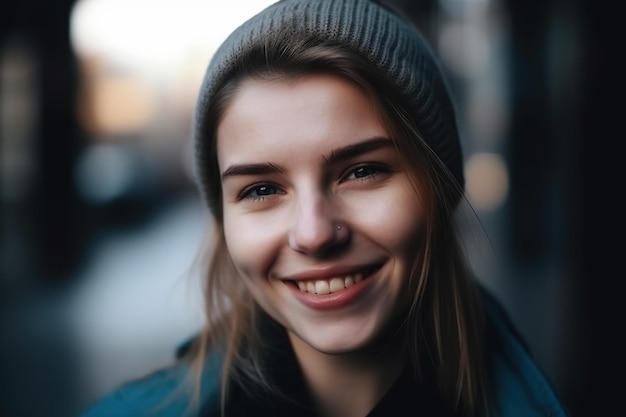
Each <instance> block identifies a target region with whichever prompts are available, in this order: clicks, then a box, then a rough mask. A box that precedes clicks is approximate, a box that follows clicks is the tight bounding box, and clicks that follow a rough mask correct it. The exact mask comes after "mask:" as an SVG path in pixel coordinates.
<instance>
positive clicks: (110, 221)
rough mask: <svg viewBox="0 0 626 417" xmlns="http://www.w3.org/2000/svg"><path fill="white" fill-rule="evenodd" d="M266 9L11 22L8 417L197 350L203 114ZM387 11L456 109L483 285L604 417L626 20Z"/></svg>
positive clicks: (473, 1)
mask: <svg viewBox="0 0 626 417" xmlns="http://www.w3.org/2000/svg"><path fill="white" fill-rule="evenodd" d="M270 3H271V2H270V1H261V0H254V1H252V0H249V1H244V0H205V1H200V0H123V1H122V0H76V1H73V0H56V1H54V2H51V1H44V0H22V1H19V2H18V1H3V2H2V3H0V31H1V32H0V33H1V36H0V201H1V207H2V209H1V210H2V211H1V217H0V221H1V229H0V237H1V240H0V267H1V270H0V415H2V416H7V417H31V416H41V415H46V416H47V417H65V416H73V415H77V414H78V412H79V411H81V410H83V409H84V408H85V407H86V406H87V405H89V404H90V403H91V402H92V401H94V400H95V399H96V398H98V397H100V396H101V395H103V394H104V393H105V392H107V391H109V390H110V389H112V388H114V387H115V386H117V385H118V384H119V383H121V382H123V381H125V380H127V379H129V378H132V377H135V376H138V375H141V374H143V373H145V372H148V371H150V370H152V369H154V368H156V367H158V366H161V365H164V364H167V363H168V362H169V361H171V360H172V358H173V354H174V350H175V349H176V347H177V346H178V344H180V343H182V342H183V341H184V340H185V339H186V338H187V337H189V336H191V335H193V334H194V332H196V331H197V330H198V328H199V326H200V325H201V320H202V313H201V307H202V306H201V302H200V298H199V294H198V292H199V291H198V285H199V279H198V276H197V275H196V272H195V271H194V269H193V262H194V259H195V256H196V251H197V248H198V246H199V245H200V243H201V242H202V240H203V237H204V234H205V232H206V231H207V224H206V214H207V212H206V211H205V208H204V207H203V205H202V203H201V201H200V200H199V197H198V195H197V192H196V188H195V186H194V183H193V174H192V170H193V167H192V154H191V149H192V148H191V141H190V139H191V138H190V123H191V112H192V109H193V106H194V101H195V98H196V92H197V88H198V86H199V84H200V81H201V77H202V74H203V72H204V69H205V67H206V65H207V63H208V61H209V59H210V56H211V54H212V53H213V51H214V50H215V48H216V47H217V45H219V43H220V42H221V41H222V40H223V39H224V38H225V36H226V35H227V34H228V33H229V32H230V31H231V30H232V29H234V28H235V27H236V25H237V24H239V23H240V22H242V21H243V20H244V19H246V18H247V17H249V16H251V15H252V14H253V13H255V12H257V11H259V10H261V9H262V8H263V7H264V6H266V5H268V4H270ZM387 3H389V4H390V5H392V6H393V7H395V8H397V9H399V10H401V11H402V12H403V13H404V14H406V15H407V16H408V17H409V18H411V19H412V20H414V21H415V22H416V23H417V24H418V25H419V26H420V28H421V30H422V32H423V34H424V35H425V37H427V38H428V39H429V40H430V41H431V43H432V45H433V47H434V50H435V52H436V53H437V54H438V55H439V56H440V58H441V60H442V63H443V64H444V68H445V70H446V72H447V73H448V75H449V79H450V81H451V87H452V89H453V93H454V95H455V97H456V98H457V104H458V109H459V122H460V127H461V130H462V137H463V141H464V143H463V147H464V152H465V159H466V177H467V191H468V196H469V199H470V201H471V202H472V204H473V206H474V208H475V210H476V213H477V215H478V217H479V219H480V222H481V223H482V227H483V228H484V232H486V234H487V235H488V236H489V239H490V244H491V245H492V246H493V247H492V248H491V249H489V251H491V253H490V255H488V257H490V258H491V261H490V262H487V263H485V265H488V266H486V267H482V266H481V265H483V263H482V262H480V259H478V258H480V257H482V256H483V252H482V251H477V253H475V254H474V255H473V256H475V257H476V258H477V260H478V261H479V262H477V263H476V269H477V273H478V274H479V276H480V278H481V279H482V280H484V282H485V284H486V285H487V286H489V287H490V288H492V289H493V290H494V291H495V292H496V293H498V295H499V296H500V298H501V299H502V300H503V302H504V304H505V307H506V308H507V310H508V311H509V313H510V315H511V317H512V319H513V320H514V322H515V323H516V324H517V325H518V327H519V328H520V331H521V333H522V334H523V335H524V336H525V337H526V339H527V340H528V343H529V346H530V348H531V350H532V352H533V354H534V355H535V357H536V358H537V360H538V361H539V363H540V365H541V366H542V367H543V369H544V371H545V372H546V374H547V375H548V377H549V378H550V380H551V381H552V382H553V384H554V386H555V388H556V390H557V392H558V393H559V394H560V395H561V397H562V398H563V399H564V400H565V402H566V405H567V406H568V407H569V408H570V410H571V411H572V414H573V415H574V416H597V415H610V412H611V411H612V410H613V409H614V408H615V407H617V406H619V405H621V402H620V403H618V401H619V400H620V399H621V398H620V396H619V395H620V394H619V393H620V392H621V387H622V386H623V383H621V384H620V383H613V382H612V381H613V376H620V375H622V374H621V373H620V371H621V370H622V369H620V368H618V367H617V366H618V363H619V362H621V361H622V360H621V356H623V353H622V352H623V349H624V343H623V342H622V341H621V338H618V337H617V336H618V335H619V333H620V329H623V328H624V326H623V324H621V323H620V322H619V321H618V320H620V319H621V317H623V316H622V315H621V314H618V313H617V309H618V307H619V306H620V304H621V294H620V293H619V291H618V289H619V281H620V278H623V277H624V273H623V272H616V271H621V269H620V266H619V265H618V264H617V260H618V259H619V254H617V249H618V248H622V247H623V244H622V245H620V244H619V243H616V242H619V241H620V240H621V238H622V234H621V232H619V231H618V230H617V219H619V218H620V217H621V210H620V208H621V206H622V205H621V203H618V201H621V199H620V200H617V197H616V194H618V193H619V191H620V190H621V189H623V186H622V188H621V189H620V188H615V187H612V186H610V185H609V182H608V180H609V179H611V178H614V177H615V173H613V172H609V171H608V170H610V169H611V168H612V167H614V166H617V165H614V164H610V163H609V157H610V156H613V155H617V151H612V150H613V149H618V148H617V147H616V146H615V147H614V146H612V145H613V143H614V142H616V141H615V140H614V138H615V137H616V135H619V136H621V137H623V133H618V132H621V130H620V129H618V128H619V127H618V126H617V124H616V122H617V120H619V116H618V115H616V110H617V109H618V108H621V109H623V104H621V105H614V104H613V103H615V100H614V99H613V97H614V96H615V92H616V91H615V90H616V83H613V82H612V81H613V78H612V76H613V75H615V74H617V72H616V67H615V66H614V65H613V63H612V62H609V58H610V56H611V55H612V54H614V51H615V50H614V49H612V48H611V47H610V46H609V41H610V40H611V39H614V38H615V37H616V34H615V33H613V32H614V31H615V28H616V27H617V26H618V25H619V23H616V22H612V21H611V20H616V18H614V16H615V15H616V14H615V13H612V12H611V10H610V9H603V8H601V6H600V4H599V3H597V2H592V1H591V0H567V1H566V0H541V1H540V0H393V1H391V0H390V1H387ZM622 48H623V47H622ZM622 84H623V83H622ZM616 99H619V96H618V97H616ZM618 103H619V101H618ZM614 109H615V110H614ZM602 145H604V146H602ZM608 236H612V238H611V239H610V238H609V237H608ZM493 261H495V262H493ZM620 321H621V320H620ZM617 323H619V324H617ZM618 380H619V379H618Z"/></svg>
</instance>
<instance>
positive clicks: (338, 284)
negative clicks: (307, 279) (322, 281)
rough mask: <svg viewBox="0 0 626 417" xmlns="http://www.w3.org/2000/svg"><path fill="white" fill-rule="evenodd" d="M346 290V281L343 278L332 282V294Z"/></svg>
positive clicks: (334, 279)
mask: <svg viewBox="0 0 626 417" xmlns="http://www.w3.org/2000/svg"><path fill="white" fill-rule="evenodd" d="M344 288H346V285H345V283H344V280H343V279H341V278H333V279H331V280H330V292H335V291H339V290H343V289H344Z"/></svg>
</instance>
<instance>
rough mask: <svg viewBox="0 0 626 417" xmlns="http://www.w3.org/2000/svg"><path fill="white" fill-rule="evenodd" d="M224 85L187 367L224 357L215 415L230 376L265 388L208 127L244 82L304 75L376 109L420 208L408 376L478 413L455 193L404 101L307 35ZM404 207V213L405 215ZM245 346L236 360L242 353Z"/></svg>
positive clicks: (266, 45) (359, 65)
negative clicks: (216, 354)
mask: <svg viewBox="0 0 626 417" xmlns="http://www.w3.org/2000/svg"><path fill="white" fill-rule="evenodd" d="M239 62H240V63H239V65H237V67H236V68H234V70H233V71H232V72H231V73H230V74H229V75H228V76H227V77H226V81H225V82H223V83H222V85H221V87H220V88H219V90H218V91H217V93H216V94H215V96H214V99H213V103H212V105H211V108H210V109H209V114H208V115H207V116H208V118H209V126H210V128H211V129H212V131H213V133H214V134H213V135H212V138H214V139H213V140H214V143H212V144H210V151H209V154H210V156H209V160H208V161H206V163H208V164H210V166H209V167H208V171H209V178H208V181H209V189H210V192H211V193H212V195H211V196H210V200H211V201H212V202H214V205H213V206H212V207H211V209H212V214H213V220H214V222H213V225H212V235H211V236H210V239H209V244H210V247H208V248H205V249H204V250H205V251H206V252H205V255H206V257H207V260H208V262H207V265H206V269H205V279H206V281H205V283H204V284H205V287H204V291H205V294H204V295H205V301H206V307H205V311H206V316H207V321H206V325H205V328H204V329H203V332H202V334H201V337H200V339H199V342H198V344H197V345H196V348H195V349H194V350H193V360H194V362H195V364H196V367H197V368H198V369H200V368H202V365H203V363H204V360H205V359H206V355H207V352H208V351H210V350H216V349H223V355H224V365H223V372H222V410H224V408H223V406H224V404H225V401H226V397H227V395H228V393H227V386H228V381H229V380H230V378H233V377H236V378H246V381H249V382H248V383H253V384H258V385H260V386H265V387H268V388H271V387H269V381H268V380H267V378H266V376H265V374H264V372H263V366H262V359H261V355H260V354H258V352H261V351H262V341H261V339H260V337H259V334H258V329H257V328H256V324H257V318H258V316H259V314H261V310H260V307H259V306H258V305H257V304H256V302H255V301H254V300H253V298H252V296H251V295H250V293H249V292H248V291H247V290H246V288H245V285H244V284H243V280H241V279H239V278H238V275H237V272H236V270H235V268H234V265H233V263H232V260H231V258H230V256H229V253H228V250H227V248H226V244H225V240H224V233H223V228H222V199H221V182H220V175H219V167H218V163H217V156H216V143H215V141H216V139H215V138H216V134H215V132H216V128H217V125H218V123H219V122H220V119H221V117H222V115H223V113H224V111H225V109H226V107H227V106H228V104H229V103H230V99H231V98H232V96H233V94H234V93H235V92H236V91H237V88H238V86H239V85H240V82H241V81H242V80H243V79H246V78H250V77H252V78H263V79H283V78H290V77H299V76H303V75H306V74H311V73H324V74H333V75H337V76H340V77H343V78H345V79H347V80H349V81H351V82H353V83H356V84H357V85H358V86H360V87H361V88H362V89H364V90H365V91H366V92H367V93H368V94H369V95H370V97H371V98H372V99H373V100H374V102H375V103H376V105H377V106H378V109H379V112H380V114H381V117H382V120H383V122H384V123H385V125H386V128H387V129H388V131H389V133H390V135H391V137H392V139H393V141H394V143H395V145H396V147H397V150H398V152H399V154H400V155H401V157H402V161H403V163H404V164H405V167H406V169H407V172H408V173H409V176H410V178H411V181H412V184H413V186H414V190H415V192H416V194H417V195H418V196H419V198H421V199H422V200H423V202H424V204H425V207H426V208H427V210H426V212H427V222H426V223H427V227H426V235H425V236H426V237H425V243H424V245H421V247H420V248H419V249H418V248H416V253H415V259H416V261H415V264H414V267H413V270H412V273H411V275H410V277H409V278H408V279H409V288H410V289H411V291H412V292H413V299H412V302H411V305H410V308H409V310H408V311H407V315H406V319H405V321H404V323H403V327H402V329H403V331H404V332H405V344H406V348H407V349H408V351H409V353H410V361H411V365H412V367H413V370H414V373H415V375H416V377H417V378H418V379H420V380H424V379H425V378H427V375H433V377H432V378H433V379H434V381H433V382H434V383H435V384H436V385H437V389H438V391H439V392H440V394H441V396H442V397H443V398H444V399H445V401H446V402H447V403H449V404H450V406H451V407H453V408H454V409H456V410H457V411H458V412H460V413H461V414H462V415H465V416H478V415H482V414H483V413H484V412H486V410H487V408H488V404H489V400H488V399H489V398H490V394H489V393H490V384H489V372H488V369H487V361H486V358H485V349H486V348H485V346H484V331H485V330H484V328H485V323H484V318H483V312H482V309H481V304H480V300H479V294H478V292H477V286H476V282H475V280H474V277H473V274H472V271H471V268H470V266H469V264H468V262H467V259H466V256H465V253H464V252H463V247H462V241H461V237H460V236H459V233H458V231H457V227H456V225H455V222H454V213H455V210H456V208H457V207H458V205H459V203H460V202H461V201H463V200H464V198H463V189H462V187H461V186H460V185H459V184H458V183H457V182H456V180H455V179H454V176H453V175H452V174H451V173H450V172H449V170H448V169H447V167H446V165H445V164H444V163H443V162H442V161H441V160H440V159H439V158H438V156H437V155H436V154H435V153H434V152H433V151H432V150H431V149H430V147H429V146H428V145H427V143H426V141H425V140H424V138H423V137H422V136H421V134H420V131H419V126H418V125H417V124H416V122H415V121H414V120H413V119H412V118H411V115H410V113H409V111H408V110H407V108H408V106H407V104H406V99H405V98H403V97H402V96H401V95H400V94H399V93H398V92H397V88H396V87H395V86H394V85H393V83H391V82H390V81H389V80H388V79H387V78H386V77H385V76H384V75H383V74H382V73H381V72H379V71H378V70H377V69H376V68H375V67H374V66H373V65H371V64H370V63H369V62H368V61H367V60H366V59H365V58H363V57H362V56H361V55H359V54H357V53H355V52H354V51H352V50H350V49H349V48H347V47H346V46H345V45H339V44H336V43H329V42H327V41H323V40H319V39H315V38H312V37H307V38H297V37H295V38H294V37H293V36H281V35H280V34H277V36H272V37H270V39H269V40H268V39H265V40H264V41H263V43H259V44H258V45H257V46H256V47H255V48H251V51H250V52H249V53H247V54H246V55H245V56H242V57H239ZM407 209H410V208H407ZM242 345H246V346H249V347H250V348H249V349H247V350H246V352H247V354H246V355H245V356H244V355H241V349H240V347H241V346H242Z"/></svg>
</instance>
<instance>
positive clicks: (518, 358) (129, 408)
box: [79, 292, 569, 417]
mask: <svg viewBox="0 0 626 417" xmlns="http://www.w3.org/2000/svg"><path fill="white" fill-rule="evenodd" d="M485 306H486V312H487V317H488V320H489V323H490V325H489V331H490V332H491V333H492V334H491V335H490V336H489V337H490V338H491V337H492V338H493V339H492V340H494V343H493V350H492V360H493V366H494V377H495V394H496V402H497V406H498V411H497V414H494V415H492V416H489V417H568V416H569V413H568V412H567V411H566V409H565V407H564V406H563V405H562V403H561V401H560V400H559V398H558V397H557V395H556V394H555V392H554V390H553V387H552V385H551V383H550V382H549V381H548V379H547V378H546V376H545V375H544V374H543V372H542V371H541V370H540V369H539V367H538V366H537V363H536V362H535V360H534V359H533V358H532V356H531V354H530V353H529V350H528V349H527V346H526V345H525V343H524V341H523V340H522V338H521V337H520V336H519V334H518V333H517V331H516V329H515V328H514V326H513V325H512V323H511V321H510V320H509V318H508V316H507V314H506V312H505V310H504V309H503V308H502V306H501V305H500V304H499V302H498V301H497V300H496V299H495V298H493V297H492V296H491V295H489V294H488V293H486V292H485ZM220 369H221V359H220V357H219V355H216V354H212V355H209V356H208V358H207V362H206V366H205V369H204V372H203V377H202V378H203V380H202V384H201V387H202V388H201V392H200V395H199V397H200V399H201V400H200V403H201V404H202V408H201V409H202V410H203V414H202V417H205V416H206V417H214V416H215V417H217V416H218V415H219V413H217V410H219V399H220V398H219V397H220ZM189 370H190V369H189V364H188V363H187V362H185V361H178V362H176V363H175V364H173V365H172V366H170V367H167V368H164V369H162V370H160V371H158V372H155V373H153V374H150V375H148V376H146V377H144V378H142V379H139V380H135V381H132V382H130V383H127V384H125V385H123V386H121V387H120V388H118V389H117V390H115V391H113V392H112V393H110V394H109V395H107V396H105V397H103V398H102V399H100V400H99V401H98V402H96V403H95V404H93V405H92V406H91V407H90V408H89V409H87V410H86V411H85V412H84V413H83V414H81V415H80V416H79V417H194V416H197V415H198V414H197V412H193V411H192V409H191V408H190V396H191V391H190V388H189V387H190V385H187V381H188V376H189ZM207 410H213V411H207Z"/></svg>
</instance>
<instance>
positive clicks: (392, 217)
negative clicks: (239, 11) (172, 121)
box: [84, 0, 566, 417]
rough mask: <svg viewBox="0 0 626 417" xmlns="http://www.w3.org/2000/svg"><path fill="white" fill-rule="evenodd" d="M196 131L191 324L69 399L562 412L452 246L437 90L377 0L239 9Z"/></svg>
mask: <svg viewBox="0 0 626 417" xmlns="http://www.w3.org/2000/svg"><path fill="white" fill-rule="evenodd" d="M195 141H196V156H197V159H196V161H197V178H198V185H199V188H200V191H201V195H202V197H203V198H204V200H205V202H206V203H207V205H208V207H209V208H210V214H211V219H212V221H213V225H212V231H213V233H214V234H213V235H212V236H211V241H210V243H211V247H210V248H208V249H206V248H205V249H203V256H205V257H206V259H207V261H208V262H207V266H206V272H205V275H204V276H205V277H206V283H205V302H206V308H205V312H206V316H207V317H206V325H205V328H204V330H203V332H202V334H200V335H199V336H198V337H197V338H195V339H194V340H192V341H191V342H190V343H189V344H188V345H186V346H185V347H184V348H183V349H181V351H180V360H179V361H178V362H177V363H176V364H174V365H173V366H171V367H169V368H165V369H163V370H161V371H159V372H157V373H155V374H152V375H149V376H147V377H146V378H142V379H139V380H137V381H134V382H131V383H129V384H127V385H125V386H123V387H121V388H120V390H119V391H116V392H114V393H112V394H111V395H110V396H108V397H106V398H105V399H103V400H102V401H101V402H99V403H98V404H95V405H94V406H93V407H92V408H91V409H90V410H88V411H87V412H86V413H85V414H84V417H95V416H108V415H117V416H120V415H121V416H149V415H159V416H179V415H184V414H185V413H190V414H189V415H199V416H220V415H221V416H249V415H256V416H259V415H260V416H296V415H297V416H312V417H313V416H316V417H322V416H324V417H326V416H331V417H333V416H342V417H353V416H354V417H364V416H389V415H393V416H409V415H428V416H431V415H432V416H434V415H436V416H467V417H474V416H505V417H513V416H520V415H524V416H530V417H532V416H537V417H538V416H544V415H552V416H565V415H566V412H565V410H564V409H563V407H562V406H561V404H560V401H559V400H558V398H556V396H555V395H554V393H553V390H552V388H551V386H550V383H549V382H548V380H547V379H546V378H545V377H544V376H543V374H542V372H541V370H539V369H538V367H537V366H536V365H535V363H534V362H533V360H532V358H531V356H530V355H529V353H528V352H527V351H526V349H525V344H524V342H523V341H522V340H520V338H519V337H518V335H517V332H516V331H515V329H514V328H513V327H512V326H511V324H510V322H509V320H508V319H507V317H506V315H505V313H504V310H503V309H502V308H501V307H500V305H499V303H498V301H497V300H496V299H495V298H493V297H492V296H491V295H490V293H489V292H488V291H487V290H486V289H484V288H483V287H482V286H481V285H480V283H479V281H478V280H477V279H476V278H475V276H474V274H473V272H472V270H471V268H470V267H469V262H468V261H467V259H466V258H465V252H464V250H463V248H462V244H461V241H460V239H459V236H458V235H459V233H458V229H457V225H456V223H455V216H454V215H455V212H456V211H457V210H458V208H459V206H460V205H462V204H467V201H465V199H464V188H463V187H464V177H463V167H462V152H461V148H460V141H459V137H458V131H457V126H456V120H455V113H454V106H453V103H452V100H451V98H450V96H449V94H448V89H447V87H446V82H445V80H444V77H443V74H442V73H441V72H440V70H439V67H438V64H437V62H436V61H435V59H434V58H433V55H432V54H431V52H430V49H429V47H428V45H427V44H426V43H425V42H424V40H423V39H422V38H421V36H420V35H419V33H418V32H416V31H415V29H414V28H413V27H412V26H411V25H410V24H408V23H407V22H406V21H404V20H403V19H402V18H401V17H400V16H398V15H397V14H396V13H395V12H394V11H392V10H390V9H388V8H387V7H385V6H383V5H381V4H380V3H379V2H375V1H368V0H345V1H338V0H332V1H331V0H283V1H279V2H277V3H275V4H274V5H272V6H270V7H268V8H267V9H265V10H264V11H262V12H261V13H259V14H257V15H256V16H254V17H253V18H251V19H250V20H248V21H247V22H245V23H244V24H243V25H241V26H240V27H239V28H238V29H236V30H235V31H234V32H233V33H232V34H231V35H230V36H229V38H228V39H227V40H226V41H225V42H224V43H223V44H222V46H221V47H220V49H219V50H218V51H217V53H216V55H215V56H214V58H213V59H212V61H211V63H210V64H209V67H208V69H207V72H206V75H205V78H204V81H203V84H202V86H201V88H200V94H199V99H198V102H197V107H196V113H195ZM187 382H190V383H191V385H190V386H188V385H186V383H187Z"/></svg>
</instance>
